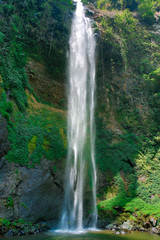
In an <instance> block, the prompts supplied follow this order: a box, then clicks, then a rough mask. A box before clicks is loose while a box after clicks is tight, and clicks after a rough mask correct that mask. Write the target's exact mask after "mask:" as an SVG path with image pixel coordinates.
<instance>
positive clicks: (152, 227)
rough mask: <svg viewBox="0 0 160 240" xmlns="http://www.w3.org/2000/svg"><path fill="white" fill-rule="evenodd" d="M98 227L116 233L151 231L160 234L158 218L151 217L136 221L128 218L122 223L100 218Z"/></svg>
mask: <svg viewBox="0 0 160 240" xmlns="http://www.w3.org/2000/svg"><path fill="white" fill-rule="evenodd" d="M98 227H99V228H102V229H106V230H110V231H113V232H114V233H115V234H129V233H130V232H131V231H140V232H149V233H150V234H158V235H160V224H159V221H158V220H157V219H155V218H154V217H150V218H149V219H148V221H146V222H143V223H142V222H141V221H139V222H134V221H130V220H127V221H125V222H123V223H122V224H119V223H116V222H114V223H107V221H106V220H100V219H99V220H98Z"/></svg>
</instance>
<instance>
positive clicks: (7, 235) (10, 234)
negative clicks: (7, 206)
mask: <svg viewBox="0 0 160 240" xmlns="http://www.w3.org/2000/svg"><path fill="white" fill-rule="evenodd" d="M13 235H14V234H13V231H12V230H10V231H8V232H7V233H6V234H5V236H6V237H12V236H13Z"/></svg>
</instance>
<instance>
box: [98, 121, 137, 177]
mask: <svg viewBox="0 0 160 240" xmlns="http://www.w3.org/2000/svg"><path fill="white" fill-rule="evenodd" d="M96 125H97V136H96V159H97V163H98V165H99V167H100V169H101V170H102V171H107V170H110V171H112V172H113V173H117V172H119V171H120V170H121V169H122V170H123V171H125V172H132V166H133V165H134V164H135V158H136V156H137V154H138V152H139V149H140V146H139V145H138V141H139V140H138V137H137V136H136V135H134V134H124V135H119V136H116V143H113V142H114V135H113V134H112V133H111V132H110V131H107V129H105V128H103V125H101V119H98V121H97V124H96Z"/></svg>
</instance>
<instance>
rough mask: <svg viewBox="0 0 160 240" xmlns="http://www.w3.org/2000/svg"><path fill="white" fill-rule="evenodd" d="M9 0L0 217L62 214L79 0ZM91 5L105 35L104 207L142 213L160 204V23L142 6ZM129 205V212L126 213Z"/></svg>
mask: <svg viewBox="0 0 160 240" xmlns="http://www.w3.org/2000/svg"><path fill="white" fill-rule="evenodd" d="M2 2H3V4H2V5H3V15H2V20H1V21H2V23H3V26H4V27H3V29H2V32H1V34H0V41H1V42H2V46H3V47H2V48H1V53H2V54H1V56H3V57H2V58H1V59H0V60H1V63H2V67H1V75H2V77H0V100H1V101H0V113H1V115H2V116H3V117H2V116H1V115H0V116H1V117H0V129H1V130H0V158H1V160H0V179H1V180H0V181H1V183H0V192H1V194H0V202H1V208H0V217H1V218H8V219H9V220H15V219H16V218H24V219H25V220H27V221H33V222H38V221H42V220H45V221H49V220H52V219H54V220H58V217H59V215H60V212H61V204H62V202H63V175H64V168H65V159H66V147H67V139H66V125H67V122H66V75H67V74H66V51H67V44H68V38H69V29H70V23H71V18H72V10H73V6H71V5H70V4H69V1H64V3H65V7H64V8H63V6H62V5H63V4H62V5H61V4H60V3H59V4H57V6H55V4H54V3H52V2H51V1H42V3H41V5H39V4H38V2H37V1H35V3H34V6H35V7H33V6H32V7H33V11H31V12H30V11H29V10H27V8H28V5H27V3H26V4H24V3H21V1H19V2H17V1H15V3H14V4H13V5H11V6H10V8H8V7H7V1H2ZM23 4H24V5H23ZM87 8H88V9H89V10H88V11H87V13H88V15H89V16H91V17H92V18H93V19H94V21H95V22H94V24H93V25H94V28H95V32H96V37H97V56H96V57H97V58H96V59H97V107H96V161H97V168H98V193H97V194H98V195H97V201H98V209H99V215H100V216H101V218H102V217H103V218H105V219H106V218H107V219H110V221H113V220H115V219H116V220H117V221H121V220H122V218H121V217H123V220H126V219H131V220H135V219H136V216H135V215H134V216H133V213H134V212H136V214H137V216H138V214H139V213H138V212H139V211H141V214H142V215H143V214H144V215H145V213H146V211H147V213H146V214H147V217H149V216H150V215H151V214H152V212H153V211H152V210H153V208H155V207H156V208H157V209H159V205H160V199H159V192H160V189H159V186H160V183H159V179H160V178H159V171H158V169H159V107H160V100H159V96H160V94H159V75H160V70H159V59H160V48H159V42H160V37H159V32H158V31H157V30H156V29H157V27H153V25H146V24H145V23H144V22H143V21H140V20H139V18H138V15H137V13H136V12H129V11H128V10H121V11H117V9H116V10H115V9H112V11H111V9H109V10H97V9H96V8H95V7H94V6H93V5H90V6H87ZM20 9H21V10H22V11H20ZM29 9H30V7H29ZM24 10H25V11H24ZM8 19H9V20H8ZM18 19H19V20H20V19H22V20H21V21H20V22H18ZM7 21H9V23H8V22H7ZM64 22H65V23H64ZM26 24H27V30H26V31H24V30H23V27H24V26H26ZM156 26H158V23H157V25H156ZM5 39H7V41H5ZM22 43H23V44H22ZM142 205H144V206H145V207H144V208H143V209H142ZM135 207H136V209H137V210H135ZM124 211H126V212H127V215H125V216H122V215H123V213H124ZM155 217H158V210H157V212H155ZM134 218H135V219H134ZM137 218H138V217H137Z"/></svg>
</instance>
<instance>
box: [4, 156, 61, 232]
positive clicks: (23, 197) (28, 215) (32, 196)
mask: <svg viewBox="0 0 160 240" xmlns="http://www.w3.org/2000/svg"><path fill="white" fill-rule="evenodd" d="M62 163H63V162H61V163H60V164H59V165H58V163H57V165H56V166H57V168H59V171H56V173H55V172H53V166H55V164H54V162H51V161H47V160H45V159H44V160H43V161H42V162H41V164H40V165H38V166H36V167H35V168H34V169H28V168H27V167H21V166H19V165H16V164H14V163H8V162H7V161H6V160H5V161H4V164H2V167H1V168H0V212H1V218H6V219H8V220H9V221H14V220H15V219H17V218H21V219H24V220H25V221H29V222H32V223H34V222H41V221H46V222H48V221H50V220H52V219H54V220H55V221H58V220H59V216H60V213H61V211H62V204H63V197H64V194H63V187H62V185H63V182H62V172H64V167H63V164H62ZM9 196H11V197H12V199H13V202H14V204H13V206H11V207H7V206H6V201H7V199H8V197H9ZM22 228H23V227H22Z"/></svg>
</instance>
